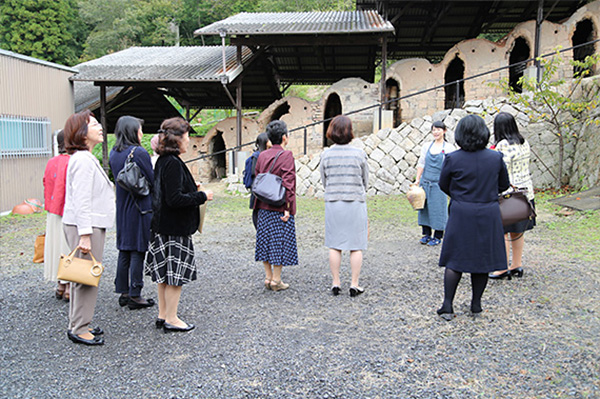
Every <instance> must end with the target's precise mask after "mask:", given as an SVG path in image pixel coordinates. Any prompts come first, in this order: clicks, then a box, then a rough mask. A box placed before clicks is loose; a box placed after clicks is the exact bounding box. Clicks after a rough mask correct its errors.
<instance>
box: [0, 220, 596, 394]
mask: <svg viewBox="0 0 600 399" xmlns="http://www.w3.org/2000/svg"><path fill="white" fill-rule="evenodd" d="M41 220H42V219H40V218H38V219H36V221H34V222H31V221H21V222H15V225H12V226H11V225H7V224H6V223H5V224H4V225H0V231H1V234H2V236H1V238H0V239H1V240H2V252H1V257H0V260H1V261H2V266H1V268H0V277H1V278H0V310H1V311H0V397H7V398H57V397H65V398H79V397H83V396H89V397H94V398H131V397H132V398H563V397H569V398H597V397H600V382H599V381H600V350H599V349H598V338H599V336H600V320H599V314H600V313H599V312H600V305H599V302H598V292H599V288H600V268H599V267H598V266H599V265H597V264H596V265H586V264H582V262H577V261H569V260H567V259H566V257H562V258H561V257H560V256H559V257H557V256H556V255H550V254H549V249H550V248H551V247H552V235H551V234H549V232H548V231H545V230H544V226H543V225H542V226H539V228H538V229H537V232H536V233H535V234H531V235H530V236H529V237H528V238H527V249H528V251H527V253H526V256H525V260H524V262H525V264H526V265H527V266H528V267H527V268H526V270H525V276H524V277H523V278H521V279H514V280H512V281H510V282H509V281H502V282H491V283H490V285H489V286H488V290H487V291H486V294H485V296H484V301H483V305H484V309H485V311H484V313H483V315H482V316H481V317H478V318H473V317H471V316H470V315H469V311H468V304H469V301H470V281H469V279H468V278H463V281H462V282H461V284H460V287H459V291H458V294H457V298H456V301H455V310H456V311H457V315H458V317H457V318H455V319H454V320H452V321H451V322H446V321H444V320H442V319H440V318H439V317H437V316H436V315H435V309H436V308H437V307H438V306H439V304H440V302H441V299H442V274H443V271H442V269H441V268H439V267H437V266H436V264H437V257H438V255H439V248H428V247H423V246H421V245H419V244H418V242H417V239H418V238H419V237H418V229H417V228H416V227H414V226H413V227H410V228H409V227H407V225H406V224H405V225H404V226H403V225H398V224H395V223H393V221H387V222H383V221H382V222H374V223H372V225H371V237H370V249H369V251H367V252H366V254H365V260H364V267H363V274H362V279H361V285H363V286H364V287H365V288H366V293H365V294H364V295H362V296H360V297H357V298H350V297H349V296H348V295H347V289H348V282H349V278H350V277H349V270H348V269H349V267H348V256H347V255H345V256H344V265H343V273H342V279H343V282H344V284H345V285H344V287H343V288H344V292H345V295H340V296H339V297H333V296H331V295H330V294H329V293H328V288H329V284H330V276H329V270H328V264H327V250H326V249H325V248H324V247H323V244H322V243H323V220H322V215H316V216H315V215H312V216H310V215H309V216H303V215H302V209H299V215H298V217H297V228H298V241H299V257H300V265H298V266H295V267H289V268H286V269H285V270H284V281H286V282H288V283H290V284H291V288H290V289H289V290H287V291H283V292H271V291H266V290H264V288H263V286H262V281H263V272H262V265H260V264H257V263H255V262H254V261H253V255H254V253H253V233H254V230H253V228H252V224H251V220H250V216H249V214H248V217H247V218H243V219H242V220H239V221H237V222H234V223H226V222H221V223H218V224H215V223H217V221H214V223H211V224H207V226H206V230H207V231H206V234H204V235H202V236H199V235H196V236H195V245H196V252H197V254H198V257H199V264H200V272H199V276H198V277H199V280H198V281H196V282H193V283H191V284H189V285H187V286H185V287H184V289H183V294H182V300H181V304H180V315H181V317H182V319H184V320H186V321H189V322H192V323H195V324H196V325H197V328H196V329H195V330H194V331H192V332H190V333H186V334H164V333H163V332H162V331H160V330H156V329H155V328H154V319H155V317H156V314H157V310H156V308H151V309H143V310H135V311H131V310H128V309H126V308H121V307H119V305H118V304H117V294H114V293H113V288H114V287H113V284H112V281H113V280H114V273H115V265H116V257H117V251H116V250H115V249H114V245H115V244H114V243H115V241H114V238H115V237H114V231H112V232H110V234H109V239H108V242H107V245H106V255H105V260H104V263H105V265H106V266H107V269H106V272H105V275H104V276H103V281H102V283H101V287H100V293H99V299H98V305H97V308H96V318H95V322H94V323H95V325H99V326H101V327H102V328H104V330H105V331H106V345H105V346H103V347H85V346H81V345H74V344H72V343H71V342H70V341H69V340H68V339H67V337H66V325H67V310H68V305H67V304H65V303H64V302H62V301H57V300H56V299H54V297H53V295H52V294H53V289H54V284H52V283H46V282H43V278H42V271H41V265H34V264H32V263H31V262H29V259H31V256H30V255H31V253H32V250H30V249H29V248H33V238H32V239H31V240H30V241H31V242H29V241H28V240H19V239H17V238H15V237H17V236H15V235H14V230H18V229H25V230H27V231H29V230H31V231H32V232H34V231H35V230H36V228H37V229H38V230H39V227H40V224H41V222H40V221H41ZM42 225H43V224H42ZM42 230H43V227H42ZM34 234H35V233H34ZM34 234H31V236H34ZM25 248H26V249H25ZM19 249H20V251H22V252H23V255H19V252H18V251H19ZM14 259H16V260H14ZM467 277H468V276H467ZM144 294H145V295H148V296H150V297H154V298H156V286H155V285H154V284H153V283H152V282H151V281H149V280H148V279H146V287H145V288H144Z"/></svg>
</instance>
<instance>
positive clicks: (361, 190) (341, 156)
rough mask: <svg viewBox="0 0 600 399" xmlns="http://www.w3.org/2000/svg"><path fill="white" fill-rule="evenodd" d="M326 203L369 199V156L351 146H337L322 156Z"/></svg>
mask: <svg viewBox="0 0 600 399" xmlns="http://www.w3.org/2000/svg"><path fill="white" fill-rule="evenodd" d="M320 170H321V182H322V183H323V188H324V189H325V201H360V202H365V201H366V197H367V194H366V192H367V183H368V181H369V166H368V164H367V154H366V153H365V152H364V151H363V150H361V149H359V148H356V147H352V146H351V145H349V144H344V145H339V144H335V145H333V146H331V147H330V148H328V149H326V150H325V151H323V153H322V154H321V165H320Z"/></svg>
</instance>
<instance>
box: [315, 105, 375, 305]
mask: <svg viewBox="0 0 600 399" xmlns="http://www.w3.org/2000/svg"><path fill="white" fill-rule="evenodd" d="M327 138H328V139H330V140H331V141H333V142H334V143H335V144H334V145H333V146H331V147H330V148H328V149H326V150H325V151H323V153H322V154H321V165H320V170H321V181H322V182H323V187H324V188H325V246H326V247H328V248H329V267H330V268H331V276H332V278H333V283H332V287H331V292H332V294H333V295H339V293H340V290H341V288H340V264H341V262H342V251H343V250H346V251H350V269H351V271H352V284H351V285H350V296H353V297H354V296H358V295H360V294H362V293H363V292H364V288H362V287H360V286H359V284H358V279H359V277H360V269H361V267H362V251H363V250H365V249H367V232H368V219H367V203H366V192H367V183H368V180H369V166H368V165H367V154H366V153H365V152H364V151H363V150H361V149H359V148H355V147H352V146H350V145H349V144H348V143H350V142H351V141H352V139H353V138H354V134H353V133H352V122H351V121H350V118H348V117H347V116H343V115H339V116H336V117H335V118H333V120H332V121H331V123H330V124H329V128H328V129H327Z"/></svg>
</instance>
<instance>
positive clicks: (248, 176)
mask: <svg viewBox="0 0 600 399" xmlns="http://www.w3.org/2000/svg"><path fill="white" fill-rule="evenodd" d="M268 148H271V142H270V141H269V136H267V133H264V132H263V133H261V134H259V135H258V136H256V143H255V147H254V153H253V154H252V155H251V156H249V157H248V159H246V163H245V165H244V187H246V188H247V189H251V188H252V183H254V178H255V177H256V162H257V161H258V156H259V155H260V153H261V152H263V151H264V150H266V149H268ZM255 201H256V197H255V196H254V194H252V191H250V209H252V224H254V229H255V230H256V225H257V223H258V209H254V202H255Z"/></svg>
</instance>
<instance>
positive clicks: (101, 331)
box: [90, 327, 104, 335]
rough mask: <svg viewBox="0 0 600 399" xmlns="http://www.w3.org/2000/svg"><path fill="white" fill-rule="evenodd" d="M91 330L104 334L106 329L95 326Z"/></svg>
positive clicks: (97, 333)
mask: <svg viewBox="0 0 600 399" xmlns="http://www.w3.org/2000/svg"><path fill="white" fill-rule="evenodd" d="M90 332H91V333H92V334H94V335H103V334H104V330H103V329H101V328H100V327H94V328H93V329H91V330H90Z"/></svg>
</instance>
